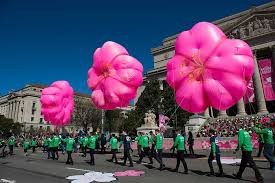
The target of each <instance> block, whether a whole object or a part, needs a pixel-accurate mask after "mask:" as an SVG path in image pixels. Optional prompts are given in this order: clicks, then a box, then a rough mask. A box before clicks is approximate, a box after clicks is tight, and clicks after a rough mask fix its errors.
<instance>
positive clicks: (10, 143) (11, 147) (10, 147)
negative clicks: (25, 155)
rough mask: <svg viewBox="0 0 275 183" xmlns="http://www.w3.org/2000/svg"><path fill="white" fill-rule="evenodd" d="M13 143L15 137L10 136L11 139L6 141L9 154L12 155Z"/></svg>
mask: <svg viewBox="0 0 275 183" xmlns="http://www.w3.org/2000/svg"><path fill="white" fill-rule="evenodd" d="M14 143H15V137H14V136H13V135H11V137H10V138H9V139H8V146H9V154H10V155H13V147H14Z"/></svg>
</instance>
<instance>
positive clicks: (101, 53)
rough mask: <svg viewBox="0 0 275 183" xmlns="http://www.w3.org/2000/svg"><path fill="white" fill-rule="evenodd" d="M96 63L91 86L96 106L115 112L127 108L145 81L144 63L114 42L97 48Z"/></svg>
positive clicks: (89, 83)
mask: <svg viewBox="0 0 275 183" xmlns="http://www.w3.org/2000/svg"><path fill="white" fill-rule="evenodd" d="M93 61H94V63H93V66H92V68H90V70H89V72H88V86H89V88H90V89H91V90H92V96H91V97H92V100H93V102H94V104H95V105H96V107H97V108H100V109H105V110H112V109H115V108H116V107H125V106H127V105H128V104H129V102H130V101H131V100H132V99H134V98H135V96H136V91H137V88H138V87H139V86H141V84H142V82H143V78H142V72H143V66H142V64H141V63H140V62H139V61H138V60H136V59H135V58H133V57H131V56H130V55H129V54H128V52H127V50H126V49H125V48H124V47H123V46H121V45H119V44H117V43H115V42H111V41H108V42H106V43H104V45H103V46H102V48H98V49H96V51H95V52H94V57H93Z"/></svg>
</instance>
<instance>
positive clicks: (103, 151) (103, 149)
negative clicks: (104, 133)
mask: <svg viewBox="0 0 275 183" xmlns="http://www.w3.org/2000/svg"><path fill="white" fill-rule="evenodd" d="M101 153H104V154H105V153H106V148H105V144H101Z"/></svg>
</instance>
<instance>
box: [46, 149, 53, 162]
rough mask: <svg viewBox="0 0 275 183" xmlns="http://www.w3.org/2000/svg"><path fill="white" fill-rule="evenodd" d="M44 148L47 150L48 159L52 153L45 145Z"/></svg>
mask: <svg viewBox="0 0 275 183" xmlns="http://www.w3.org/2000/svg"><path fill="white" fill-rule="evenodd" d="M46 150H47V153H48V159H50V158H51V154H52V152H51V148H49V147H46Z"/></svg>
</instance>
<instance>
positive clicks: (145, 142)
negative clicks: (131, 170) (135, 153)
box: [137, 132, 153, 164]
mask: <svg viewBox="0 0 275 183" xmlns="http://www.w3.org/2000/svg"><path fill="white" fill-rule="evenodd" d="M145 156H148V158H149V161H150V163H149V164H153V158H152V156H151V153H150V147H149V137H148V136H147V135H146V134H145V133H144V132H142V136H141V156H140V158H139V160H138V161H137V163H138V164H140V163H141V161H142V159H143V158H144V157H145Z"/></svg>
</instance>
